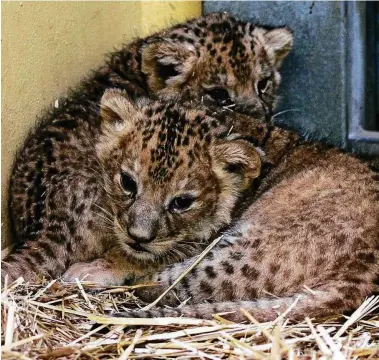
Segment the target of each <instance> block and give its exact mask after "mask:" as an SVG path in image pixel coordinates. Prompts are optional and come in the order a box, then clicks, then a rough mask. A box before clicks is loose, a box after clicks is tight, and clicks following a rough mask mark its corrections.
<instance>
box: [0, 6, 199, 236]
mask: <svg viewBox="0 0 379 360" xmlns="http://www.w3.org/2000/svg"><path fill="white" fill-rule="evenodd" d="M1 7H2V76H1V81H2V98H1V104H2V114H1V115H2V117H1V122H2V123H1V129H2V146H1V155H2V165H1V181H2V187H1V193H2V206H1V213H2V239H3V240H2V243H4V242H9V237H8V232H7V228H8V226H7V223H8V222H7V211H6V201H7V198H6V194H7V188H8V186H7V185H8V181H9V176H10V169H11V165H12V161H13V157H14V154H15V150H16V149H17V147H18V146H19V145H20V144H21V143H22V140H23V138H24V137H25V134H26V133H27V132H28V130H29V129H30V128H31V127H32V125H33V124H34V122H35V120H36V117H37V116H38V114H39V113H40V111H41V110H42V109H43V108H44V107H46V106H48V105H50V104H52V103H54V101H55V99H56V98H57V97H58V96H59V95H61V94H63V93H64V92H65V91H66V90H67V88H68V87H69V86H72V85H75V84H76V83H77V82H78V81H79V79H80V78H81V77H82V76H83V75H85V74H86V72H87V71H88V70H89V69H92V68H96V67H97V66H98V65H99V64H100V63H101V62H102V59H103V55H104V54H105V53H106V52H109V51H111V50H112V49H113V48H114V47H118V46H120V45H121V44H122V43H123V42H128V41H130V40H131V39H133V38H134V37H137V36H145V35H147V34H149V33H151V32H154V31H157V30H159V29H161V28H164V27H168V26H171V25H173V24H175V23H177V22H180V21H184V20H186V19H188V18H191V17H196V16H199V15H200V12H201V3H200V1H191V2H181V1H167V2H166V1H162V2H157V1H152V2H148V1H146V2H145V1H143V2H92V1H91V2H84V1H83V2H71V1H59V2H39V1H38V2H18V1H9V2H2V4H1Z"/></svg>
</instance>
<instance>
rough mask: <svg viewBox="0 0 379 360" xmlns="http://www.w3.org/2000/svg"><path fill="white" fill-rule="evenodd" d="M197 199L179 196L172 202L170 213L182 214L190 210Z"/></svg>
mask: <svg viewBox="0 0 379 360" xmlns="http://www.w3.org/2000/svg"><path fill="white" fill-rule="evenodd" d="M194 201H195V198H194V197H192V196H178V197H176V198H174V199H173V200H172V201H171V204H170V212H176V213H180V212H183V211H186V210H188V209H189V208H190V207H191V205H192V204H193V202H194Z"/></svg>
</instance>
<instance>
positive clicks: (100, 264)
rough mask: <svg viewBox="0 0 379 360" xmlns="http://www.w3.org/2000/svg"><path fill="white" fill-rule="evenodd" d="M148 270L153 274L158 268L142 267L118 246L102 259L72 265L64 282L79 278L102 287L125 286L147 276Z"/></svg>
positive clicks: (64, 277) (64, 276)
mask: <svg viewBox="0 0 379 360" xmlns="http://www.w3.org/2000/svg"><path fill="white" fill-rule="evenodd" d="M147 269H149V270H150V271H151V272H153V271H154V270H155V271H156V270H157V267H154V266H153V265H151V266H146V264H144V266H141V264H139V263H138V262H137V261H136V260H135V259H132V258H130V256H128V255H127V254H125V253H124V252H123V251H122V250H121V249H120V248H119V247H118V246H116V247H113V248H112V249H110V250H109V251H107V252H106V253H105V254H104V257H102V258H99V259H96V260H94V261H92V262H80V263H76V264H74V265H72V266H71V267H70V268H69V269H68V270H67V271H66V273H65V274H64V275H63V280H65V281H70V282H73V281H75V279H76V278H78V279H79V280H85V281H92V282H95V283H98V284H101V285H124V284H125V283H129V282H135V279H136V278H141V277H143V276H145V275H146V273H147Z"/></svg>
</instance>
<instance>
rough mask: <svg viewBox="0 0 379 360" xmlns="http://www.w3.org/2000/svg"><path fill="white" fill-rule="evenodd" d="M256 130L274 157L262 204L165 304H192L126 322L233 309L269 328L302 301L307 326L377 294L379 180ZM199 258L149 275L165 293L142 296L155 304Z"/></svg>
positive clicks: (260, 194) (329, 155)
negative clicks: (311, 318) (269, 323)
mask: <svg viewBox="0 0 379 360" xmlns="http://www.w3.org/2000/svg"><path fill="white" fill-rule="evenodd" d="M241 124H243V121H242V122H241ZM252 124H253V126H252V128H251V132H250V135H251V137H252V138H253V139H254V140H255V141H256V142H257V144H258V145H260V146H261V147H262V149H263V150H264V151H265V152H266V154H267V155H266V156H267V157H266V158H264V162H263V169H262V174H261V177H260V178H259V179H257V180H258V182H259V183H258V186H257V188H256V190H255V191H256V192H255V194H256V196H255V200H254V201H253V203H252V204H251V205H250V206H249V207H248V208H247V210H246V211H245V212H244V213H243V215H242V216H241V218H240V219H239V220H238V221H237V222H236V223H235V225H234V226H233V227H232V228H230V229H229V230H227V232H226V233H225V237H224V239H223V243H222V244H221V245H220V246H218V248H216V249H215V250H212V251H211V252H210V253H209V254H208V255H207V256H206V258H205V259H204V260H203V261H202V262H201V263H200V264H199V265H198V266H197V267H196V268H195V269H194V270H193V271H192V272H191V273H190V274H188V275H187V276H186V277H185V279H184V280H183V281H182V282H181V283H180V284H178V285H177V286H176V288H175V291H174V292H175V293H176V295H175V296H173V294H168V295H167V296H166V297H165V298H164V299H162V301H161V303H160V305H171V306H174V305H178V304H179V302H178V300H177V299H179V300H180V301H184V300H188V299H189V303H188V304H189V305H186V306H184V307H182V308H180V309H172V310H170V309H167V308H163V309H153V310H150V311H131V312H127V313H121V314H119V315H118V316H127V317H128V316H137V317H154V316H178V315H185V316H195V317H202V318H207V317H210V316H211V315H212V314H214V313H224V312H226V313H228V314H227V315H225V317H226V318H228V319H231V320H234V321H242V320H244V316H243V314H242V313H241V312H240V311H239V309H240V308H241V307H242V308H245V309H247V310H248V311H250V312H251V314H252V315H253V316H254V317H255V318H256V319H258V320H259V321H269V320H273V319H274V318H276V317H277V316H278V314H280V313H282V312H284V311H285V310H286V309H287V308H288V307H289V306H290V305H291V304H292V303H293V302H294V301H295V300H296V299H297V301H298V303H297V305H296V306H295V307H294V309H293V310H292V311H291V312H290V313H289V315H288V316H289V317H290V318H292V319H303V318H304V317H305V316H324V315H329V314H334V313H337V312H339V313H340V312H346V311H351V310H353V309H355V308H356V307H357V306H358V305H359V304H360V303H361V302H362V301H363V300H364V298H365V297H366V296H369V295H370V294H372V293H373V292H374V291H377V290H378V289H377V286H376V285H375V280H376V278H377V274H378V272H379V199H378V194H379V183H378V175H377V174H376V173H374V172H373V171H372V170H370V168H369V167H368V165H367V164H366V163H364V162H362V161H360V160H358V159H356V158H354V157H353V156H351V155H348V154H344V153H341V152H340V151H338V150H336V149H332V148H326V147H324V146H322V145H320V144H308V143H304V142H302V141H300V140H299V138H298V137H297V136H296V135H295V134H293V133H291V132H288V131H285V130H282V129H278V128H275V127H271V128H270V127H269V126H267V125H264V124H262V123H260V122H259V121H256V122H254V121H252ZM236 126H238V124H236ZM257 129H259V131H257ZM193 261H194V259H190V260H188V261H186V262H184V263H180V264H174V265H171V266H169V267H167V268H166V269H165V270H163V271H162V272H160V273H156V274H154V275H152V276H150V277H148V278H147V280H149V281H157V282H159V283H160V286H157V287H156V288H153V289H151V288H150V289H144V290H141V291H139V292H138V295H139V296H140V297H142V298H143V299H144V300H146V301H152V300H154V299H155V298H156V297H158V295H160V294H161V293H162V292H163V291H164V290H165V289H166V288H167V287H168V286H169V285H171V284H172V282H173V281H174V280H175V279H176V278H177V277H178V276H179V275H180V274H181V273H182V272H183V271H184V270H185V269H186V268H187V267H188V266H189V264H190V263H191V262H193ZM145 280H146V278H145ZM141 281H142V280H141ZM309 289H310V290H309ZM273 296H274V297H273Z"/></svg>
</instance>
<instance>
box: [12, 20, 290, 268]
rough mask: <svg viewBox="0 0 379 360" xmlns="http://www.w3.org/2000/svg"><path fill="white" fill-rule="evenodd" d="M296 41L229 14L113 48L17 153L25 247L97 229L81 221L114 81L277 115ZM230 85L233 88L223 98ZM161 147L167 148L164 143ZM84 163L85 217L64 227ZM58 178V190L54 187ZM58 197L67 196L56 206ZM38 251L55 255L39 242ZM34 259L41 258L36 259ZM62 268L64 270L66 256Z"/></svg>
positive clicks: (15, 204)
mask: <svg viewBox="0 0 379 360" xmlns="http://www.w3.org/2000/svg"><path fill="white" fill-rule="evenodd" d="M291 46H292V35H291V33H290V32H289V31H288V30H287V29H285V28H279V29H275V28H274V29H268V28H264V27H261V26H255V25H253V24H250V23H246V22H241V21H239V20H237V19H234V18H233V17H231V16H230V15H228V14H224V13H223V14H209V15H206V16H204V17H200V18H198V19H194V20H191V21H188V22H186V23H184V24H180V25H176V26H174V27H172V28H170V29H166V30H164V31H162V32H159V33H156V34H154V35H152V36H149V37H147V38H145V39H137V40H135V41H134V42H132V43H131V44H127V45H125V46H123V47H122V48H121V49H120V50H118V51H115V52H114V53H111V54H110V55H109V57H108V59H107V61H106V63H105V64H104V65H102V66H101V67H100V68H99V69H97V70H96V71H94V72H92V73H91V74H90V75H89V76H87V77H86V78H85V79H84V80H83V81H82V82H81V83H80V84H79V85H78V86H77V87H76V88H74V89H72V90H70V91H69V92H68V95H67V96H66V97H63V98H61V99H60V100H59V101H58V106H57V107H54V108H52V109H50V110H49V111H47V112H46V113H45V114H44V115H43V116H42V118H41V119H40V121H39V123H38V125H37V127H36V129H34V130H32V131H31V133H30V134H29V135H28V137H27V139H26V141H25V144H24V145H23V147H22V148H21V149H20V151H19V153H18V154H17V156H16V161H15V164H14V168H13V171H12V176H11V181H10V192H9V214H10V220H11V227H12V233H13V242H14V244H15V245H16V248H17V249H18V250H17V251H21V250H20V249H21V248H22V247H23V246H24V245H25V243H27V242H29V241H31V240H36V239H39V237H40V234H41V232H47V234H48V235H47V241H46V246H45V251H46V253H48V254H50V256H52V254H55V253H56V249H55V247H56V245H54V244H55V243H59V242H61V243H64V242H65V240H64V239H65V238H66V237H67V236H77V237H79V238H81V237H86V236H87V235H86V234H84V233H83V231H82V230H80V229H78V228H77V227H76V224H77V221H78V219H79V218H80V216H81V213H82V212H85V211H86V209H87V207H88V206H91V205H90V203H91V201H89V202H87V198H88V193H91V191H92V190H93V189H94V187H95V185H94V179H93V173H94V171H95V173H96V172H97V171H98V170H97V168H96V160H94V159H93V157H92V156H90V155H89V153H88V152H90V153H91V151H92V148H93V144H94V142H96V137H97V134H98V130H99V127H100V122H99V105H98V104H99V102H100V98H101V96H102V95H103V93H104V91H105V89H107V88H118V89H123V90H124V91H125V92H126V93H127V94H128V96H129V97H130V98H131V99H132V100H137V99H139V98H141V97H150V98H157V97H160V98H163V99H165V100H166V101H167V100H169V99H174V101H177V100H179V99H180V100H182V101H185V102H189V103H191V101H203V102H204V103H206V104H207V105H209V106H210V107H212V109H213V110H215V109H220V106H222V105H229V104H232V103H233V102H236V103H237V104H239V105H241V106H240V108H242V107H243V108H244V109H245V110H246V108H248V109H249V111H250V112H251V113H254V114H255V115H256V117H259V118H260V117H264V116H268V115H269V113H270V112H271V110H270V109H272V108H273V106H274V103H275V100H276V89H277V87H278V85H279V80H280V75H279V72H278V69H279V66H280V63H281V61H282V60H283V58H284V57H285V56H286V54H287V53H288V52H289V51H290V49H291ZM262 80H263V81H264V82H263V83H260V81H262ZM259 84H260V85H259ZM258 85H259V86H258ZM213 90H215V91H213ZM220 91H221V93H223V94H224V96H221V98H220V97H219V95H220ZM225 93H226V98H225ZM212 94H213V95H212ZM212 96H213V97H212ZM191 106H192V105H191ZM200 136H202V133H201V132H200ZM78 139H80V140H78ZM182 141H184V142H185V141H186V137H184V138H183V139H182ZM195 150H196V149H194V151H195ZM155 151H156V155H157V156H159V151H160V150H159V149H157V150H155ZM194 156H195V154H192V158H193V160H195V157H194ZM79 168H80V172H81V176H82V177H81V178H80V180H79V179H76V180H75V181H76V182H77V183H79V182H80V184H81V186H82V189H83V192H82V193H81V192H79V193H77V194H76V196H75V197H74V198H73V200H72V204H71V205H70V206H71V210H72V211H74V210H75V211H76V213H77V215H76V216H75V217H74V218H72V219H71V220H70V221H69V222H67V223H66V224H64V225H63V223H64V221H65V220H66V218H67V214H66V212H65V211H63V210H61V209H60V208H61V206H60V205H61V204H63V205H65V204H67V201H68V199H67V194H66V193H65V192H64V191H62V189H64V188H65V187H66V186H67V182H68V180H67V178H71V177H72V176H73V175H72V173H73V172H75V171H76V170H75V169H79ZM94 169H96V170H94ZM162 171H163V170H162ZM154 176H157V174H155V175H154ZM50 182H51V184H52V185H53V186H54V188H53V189H47V184H49V183H50ZM50 193H51V194H52V195H50ZM50 197H53V198H55V197H57V199H58V198H59V200H57V201H56V202H55V203H54V204H48V199H49V198H50ZM70 201H71V200H70ZM89 224H90V226H92V225H91V224H92V223H91V222H90V223H89ZM58 233H59V234H60V233H64V235H57V234H58ZM51 239H54V240H52V241H50V240H51ZM91 246H92V245H91ZM67 251H68V253H69V254H72V253H75V252H76V251H77V248H76V246H75V245H73V246H72V248H70V249H69V250H67ZM101 252H102V249H97V250H96V251H95V253H101ZM34 253H35V256H36V257H39V258H41V257H44V256H45V255H43V254H39V253H38V250H36V251H34ZM84 257H86V256H84ZM25 261H26V260H25ZM29 262H30V263H31V264H34V265H36V261H34V260H32V259H30V261H29ZM38 262H39V261H37V264H38ZM59 266H60V267H61V268H64V262H61V263H60V265H59Z"/></svg>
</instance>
